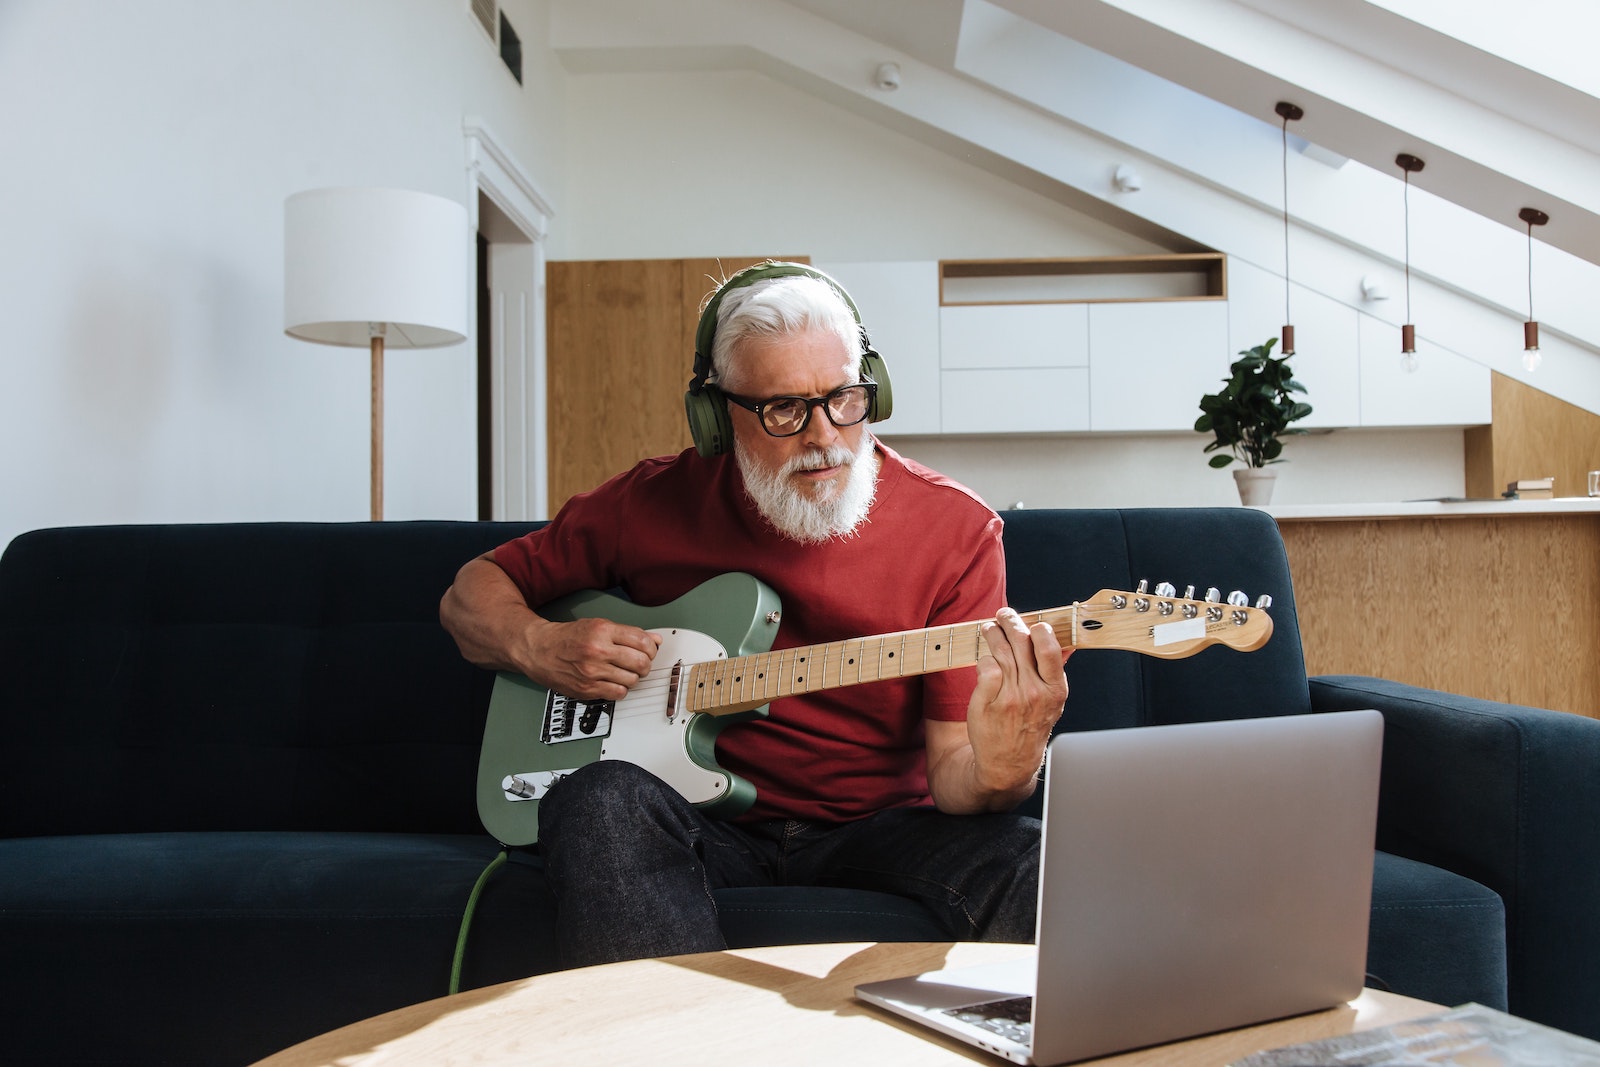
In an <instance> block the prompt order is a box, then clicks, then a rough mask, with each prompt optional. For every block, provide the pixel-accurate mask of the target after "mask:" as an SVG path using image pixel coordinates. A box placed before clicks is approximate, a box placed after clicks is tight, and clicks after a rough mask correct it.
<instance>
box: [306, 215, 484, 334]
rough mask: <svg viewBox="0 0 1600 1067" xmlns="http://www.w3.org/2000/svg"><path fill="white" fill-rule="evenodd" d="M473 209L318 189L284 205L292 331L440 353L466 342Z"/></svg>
mask: <svg viewBox="0 0 1600 1067" xmlns="http://www.w3.org/2000/svg"><path fill="white" fill-rule="evenodd" d="M468 238H469V234H468V232H467V211H466V208H464V207H462V206H461V205H460V204H458V203H456V202H455V201H454V200H447V199H445V198H444V197H442V196H433V195H431V194H428V193H418V192H411V191H408V190H403V189H311V190H308V191H306V192H303V193H296V194H294V195H293V196H291V197H289V199H288V200H287V201H285V202H284V254H283V268H284V270H283V311H284V325H283V328H284V332H286V333H288V334H289V335H290V336H291V337H298V338H300V339H301V340H303V341H316V342H317V343H319V344H325V345H349V346H352V347H361V348H365V347H367V345H368V343H369V341H370V338H371V336H372V333H371V329H370V327H371V326H372V325H374V324H381V325H383V326H384V327H385V331H384V344H385V345H386V346H387V347H390V348H438V347H440V346H443V345H453V344H457V343H459V342H461V341H463V340H465V339H466V336H467V294H468V290H469V289H470V287H471V279H470V278H469V276H468V267H467V258H468V257H467V251H468V243H469V242H468Z"/></svg>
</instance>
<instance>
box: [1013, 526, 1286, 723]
mask: <svg viewBox="0 0 1600 1067" xmlns="http://www.w3.org/2000/svg"><path fill="white" fill-rule="evenodd" d="M1003 517H1004V519H1005V545H1006V571H1007V577H1006V584H1007V591H1008V593H1009V598H1010V600H1011V603H1012V606H1013V607H1016V608H1017V609H1019V610H1024V611H1026V610H1033V609H1037V608H1047V607H1058V606H1061V605H1064V604H1071V603H1073V602H1074V601H1077V600H1087V599H1088V598H1090V597H1091V596H1093V595H1094V594H1095V593H1096V592H1098V591H1100V590H1101V589H1123V590H1131V589H1134V588H1135V587H1136V586H1137V584H1138V582H1139V580H1140V579H1141V578H1143V579H1147V580H1148V581H1149V583H1150V587H1151V588H1152V589H1154V588H1155V586H1156V584H1157V583H1159V582H1163V581H1165V582H1170V583H1172V584H1173V585H1174V586H1176V587H1177V588H1178V591H1179V593H1180V594H1182V592H1183V590H1184V587H1185V586H1188V585H1193V586H1194V587H1195V589H1196V594H1195V595H1196V596H1197V597H1201V596H1204V594H1205V590H1206V588H1207V587H1208V586H1215V587H1216V588H1217V589H1219V590H1220V591H1221V592H1222V594H1223V596H1227V594H1228V593H1230V592H1232V591H1233V590H1235V589H1237V590H1240V591H1242V592H1244V593H1245V594H1247V595H1248V596H1249V598H1250V602H1251V603H1252V604H1253V603H1255V601H1256V598H1257V597H1258V596H1260V595H1261V594H1263V593H1265V594H1267V595H1269V596H1271V597H1272V600H1273V603H1272V607H1271V609H1270V610H1269V612H1268V614H1269V615H1271V617H1272V620H1273V634H1272V638H1271V639H1270V640H1269V641H1268V642H1267V643H1266V645H1265V646H1264V647H1262V648H1260V649H1258V650H1256V651H1255V652H1248V653H1245V652H1235V651H1234V650H1233V649H1231V648H1227V647H1225V646H1221V645H1217V646H1213V647H1210V648H1206V649H1203V650H1202V651H1200V652H1199V653H1197V654H1195V655H1194V656H1191V657H1189V658H1188V659H1181V660H1162V659H1156V658H1153V657H1149V656H1142V655H1139V654H1136V653H1133V652H1110V651H1098V650H1087V651H1084V652H1082V653H1078V654H1074V655H1073V656H1072V658H1071V659H1069V660H1068V661H1067V681H1068V685H1069V687H1070V694H1069V696H1068V698H1067V711H1066V714H1065V715H1063V716H1062V721H1061V727H1060V728H1061V729H1063V730H1100V729H1111V728H1117V727H1130V726H1152V725H1159V724H1163V723H1178V722H1199V721H1205V720H1212V719H1237V718H1244V717H1249V716H1259V715H1287V714H1299V713H1304V712H1308V711H1310V710H1311V694H1310V687H1309V685H1308V683H1307V681H1306V669H1305V658H1304V655H1303V654H1302V651H1301V647H1300V625H1299V621H1298V619H1297V618H1296V616H1295V608H1294V589H1293V586H1292V585H1291V584H1290V580H1289V561H1288V557H1287V556H1286V554H1285V552H1284V548H1283V539H1282V537H1281V536H1280V535H1279V533H1278V528H1277V524H1276V523H1274V522H1273V520H1272V519H1271V517H1269V516H1268V515H1266V514H1265V513H1264V512H1260V511H1255V510H1252V509H1248V508H1135V509H1122V510H1089V509H1083V510H1072V511H1052V510H1041V511H1008V512H1006V513H1005V514H1004V516H1003Z"/></svg>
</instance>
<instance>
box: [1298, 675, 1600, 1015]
mask: <svg viewBox="0 0 1600 1067" xmlns="http://www.w3.org/2000/svg"><path fill="white" fill-rule="evenodd" d="M1310 681H1311V705H1312V709H1313V710H1314V711H1319V712H1322V711H1343V710H1350V709H1355V708H1376V709H1378V710H1379V711H1381V712H1382V713H1383V716H1384V722H1385V728H1384V753H1383V784H1382V791H1381V795H1380V799H1379V814H1378V847H1379V848H1380V849H1383V850H1384V851H1386V852H1393V853H1396V854H1399V855H1402V856H1406V857H1408V858H1410V859H1415V860H1420V861H1422V862H1424V863H1430V864H1433V865H1435V866H1438V867H1444V868H1446V869H1448V870H1451V871H1454V872H1455V873H1457V874H1461V875H1464V876H1466V877H1468V878H1471V879H1473V880H1475V881H1478V882H1481V883H1482V884H1484V885H1486V886H1488V887H1489V888H1491V889H1493V890H1494V891H1495V892H1497V893H1499V894H1500V896H1501V899H1503V900H1504V901H1505V905H1506V938H1507V942H1508V944H1507V971H1508V980H1509V981H1508V984H1509V994H1510V1005H1511V1010H1512V1011H1513V1012H1515V1013H1517V1014H1519V1015H1523V1016H1526V1017H1528V1018H1531V1019H1534V1020H1537V1021H1539V1022H1543V1023H1546V1024H1548V1025H1552V1026H1556V1027H1560V1028H1561V1029H1564V1030H1570V1031H1573V1032H1576V1033H1582V1034H1585V1035H1587V1036H1589V1037H1595V1038H1600V908H1597V907H1596V906H1595V902H1596V901H1597V900H1600V720H1595V719H1589V718H1585V717H1584V716H1581V715H1572V714H1567V713H1564V712H1555V711H1544V710H1541V709H1538V708H1528V707H1521V706H1517V705H1513V704H1500V703H1496V702H1494V701H1490V700H1478V699H1475V698H1471V697H1462V696H1454V695H1451V694H1449V693H1441V692H1437V691H1435V690H1431V689H1422V688H1418V687H1416V686H1410V685H1403V684H1400V683H1398V682H1390V681H1384V680H1382V679H1377V678H1363V677H1356V676H1351V675H1327V676H1323V677H1316V678H1312V679H1311V680H1310Z"/></svg>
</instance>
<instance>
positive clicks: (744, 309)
mask: <svg viewBox="0 0 1600 1067" xmlns="http://www.w3.org/2000/svg"><path fill="white" fill-rule="evenodd" d="M809 330H825V331H829V332H832V333H835V334H837V335H838V336H839V339H840V340H841V341H843V342H844V349H845V351H846V352H848V353H849V354H850V355H849V359H848V360H847V362H846V365H845V367H844V371H845V374H846V375H847V379H848V380H849V381H852V382H853V381H855V380H856V378H857V376H858V375H859V372H860V368H861V353H862V340H861V327H860V325H859V324H857V322H856V318H855V315H854V313H852V312H851V310H850V305H848V304H846V303H845V302H844V298H843V297H841V296H840V295H839V293H838V291H837V290H835V289H834V287H833V286H831V285H829V284H828V283H827V282H825V281H823V280H822V279H820V278H813V277H811V276H810V275H805V274H797V275H787V276H784V277H781V278H764V279H762V280H761V281H758V282H756V283H755V284H753V285H747V286H743V287H741V288H738V289H730V290H728V291H727V292H726V293H725V294H724V295H723V297H722V303H721V304H720V305H718V307H717V329H716V334H715V336H714V337H713V338H712V342H711V366H712V380H713V381H716V382H718V383H719V384H722V385H724V386H725V385H727V384H728V383H729V382H730V381H734V382H737V380H738V377H739V369H740V368H739V366H738V362H739V359H738V355H737V353H738V349H739V346H740V345H741V344H742V343H743V342H744V341H745V340H747V339H748V338H751V337H784V336H788V335H791V334H801V333H805V332H807V331H809Z"/></svg>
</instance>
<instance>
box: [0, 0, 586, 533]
mask: <svg viewBox="0 0 1600 1067" xmlns="http://www.w3.org/2000/svg"><path fill="white" fill-rule="evenodd" d="M545 6H546V5H545V3H544V0H507V2H505V4H504V7H505V9H506V12H507V15H508V16H509V17H510V18H511V20H512V22H513V24H514V25H516V26H517V28H518V30H519V33H520V34H521V36H522V38H523V40H524V42H525V49H524V51H525V57H526V58H525V85H524V86H518V85H517V84H516V82H515V81H514V80H513V79H512V78H511V76H510V75H509V74H508V73H507V72H506V70H505V69H504V67H503V66H501V64H500V62H499V58H498V55H497V53H496V51H495V48H494V46H493V45H492V44H491V42H490V41H489V39H488V37H487V36H486V35H485V34H484V33H483V32H482V30H481V29H480V28H479V27H478V26H477V25H476V24H475V23H474V22H473V21H472V20H471V17H470V15H469V14H468V12H467V5H466V3H465V0H340V2H338V3H327V2H324V0H281V2H273V3H266V2H251V3H228V4H215V3H206V2H201V0H141V2H140V3H137V4H131V3H121V2H115V0H92V2H89V3H82V4H61V3H58V2H55V0H6V2H5V3H4V4H3V5H0V137H3V138H4V142H3V143H4V146H5V147H4V152H5V165H4V166H3V167H0V321H3V322H4V324H5V325H4V331H5V338H6V340H5V343H4V346H3V347H0V545H3V544H4V543H5V542H7V541H9V540H10V538H11V537H12V536H14V535H15V534H16V533H18V532H20V531H22V530H25V529H30V528H35V527H39V526H46V525H58V524H68V523H100V522H166V521H237V520H256V519H306V520H351V519H361V518H365V517H366V512H367V496H368V488H367V487H368V467H367V439H368V414H367V413H368V401H367V384H368V383H367V374H368V361H367V357H366V354H365V352H364V351H363V350H358V349H342V348H328V347H324V346H320V345H311V344H306V343H304V342H300V341H295V340H292V339H289V338H287V337H285V336H284V333H283V258H282V257H283V201H284V198H285V197H286V196H288V195H289V194H291V193H293V192H296V191H299V190H301V189H306V188H312V187H317V186H325V185H383V186H395V187H401V188H411V189H419V190H423V191H426V192H431V193H436V194H439V195H443V196H447V197H450V198H452V199H454V200H457V201H464V200H465V198H466V193H467V177H466V171H465V166H464V156H463V145H464V141H463V134H462V120H463V118H464V117H465V116H468V115H473V116H478V117H480V118H482V119H483V120H485V121H486V123H487V124H488V126H489V128H490V129H491V130H493V131H494V132H495V134H496V136H497V137H498V138H499V139H501V140H502V141H503V142H504V144H505V145H506V147H508V148H509V149H510V150H511V151H512V152H513V153H514V154H515V155H516V156H518V158H519V161H520V162H521V164H522V165H523V166H524V167H525V168H526V169H527V170H528V171H529V172H530V173H531V175H532V176H533V178H534V180H535V182H536V183H538V184H539V185H540V186H541V187H542V189H543V190H545V191H546V192H547V196H548V198H549V199H550V200H552V201H553V202H554V203H555V204H556V205H557V207H558V210H559V203H560V198H561V191H562V183H563V180H564V175H563V174H562V172H561V170H560V168H559V166H558V164H559V161H560V159H561V155H562V151H561V147H560V142H561V137H562V128H561V121H560V114H561V109H562V100H561V84H562V81H563V76H562V75H561V72H560V71H559V69H558V68H557V67H556V65H555V64H554V62H553V60H552V59H551V58H550V56H549V53H547V52H543V51H541V49H540V48H539V47H538V45H537V42H538V41H539V40H541V39H542V37H543V33H542V27H543V25H544V22H545V17H546V16H545ZM463 240H470V235H468V234H463ZM463 283H464V284H470V279H463ZM473 367H474V356H473V346H472V344H471V343H470V342H469V343H467V344H462V345H458V346H455V347H453V348H447V349H435V350H430V351H424V352H406V351H400V350H391V351H390V353H389V357H388V361H387V371H388V373H387V376H386V377H387V382H386V388H387V400H388V403H387V419H386V422H387V427H386V429H387V450H386V454H387V468H388V469H387V475H388V477H387V479H386V481H387V499H386V505H387V513H388V515H389V516H390V517H393V518H410V517H469V516H471V515H472V514H473V513H474V511H475V484H476V483H475V477H474V470H475V453H474V437H473V419H474V414H473V413H474V399H473V381H474V371H473Z"/></svg>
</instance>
